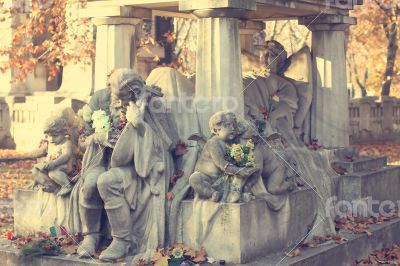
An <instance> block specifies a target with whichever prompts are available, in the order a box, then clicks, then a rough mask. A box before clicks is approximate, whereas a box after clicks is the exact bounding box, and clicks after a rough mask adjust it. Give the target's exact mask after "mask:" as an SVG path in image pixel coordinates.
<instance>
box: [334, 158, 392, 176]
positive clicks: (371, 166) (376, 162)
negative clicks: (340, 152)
mask: <svg viewBox="0 0 400 266" xmlns="http://www.w3.org/2000/svg"><path fill="white" fill-rule="evenodd" d="M333 164H334V165H337V166H340V167H343V168H344V169H346V172H347V173H354V172H360V171H365V170H377V169H379V168H381V167H383V166H386V164H387V158H386V157H377V158H370V157H361V158H357V159H356V160H355V161H353V162H351V161H334V162H333Z"/></svg>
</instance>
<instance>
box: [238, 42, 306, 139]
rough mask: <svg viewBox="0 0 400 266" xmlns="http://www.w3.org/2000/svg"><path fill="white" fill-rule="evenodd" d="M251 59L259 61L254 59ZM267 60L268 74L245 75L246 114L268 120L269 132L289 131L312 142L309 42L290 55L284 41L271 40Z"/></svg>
mask: <svg viewBox="0 0 400 266" xmlns="http://www.w3.org/2000/svg"><path fill="white" fill-rule="evenodd" d="M245 56H247V57H251V55H250V56H249V55H245ZM247 62H252V64H253V65H254V64H255V63H254V60H248V61H247ZM264 64H265V65H264V67H265V68H266V71H265V73H266V74H265V75H259V74H257V75H255V76H254V75H253V76H252V75H244V96H245V107H246V115H247V116H248V117H249V118H251V119H253V120H255V121H266V122H263V123H267V131H269V132H267V135H271V134H272V133H275V132H276V131H278V132H279V133H281V134H282V133H284V132H287V131H289V132H290V133H291V134H289V135H291V137H297V139H299V140H302V141H304V142H306V143H307V142H309V141H310V140H309V138H310V122H309V120H310V116H309V111H310V106H311V102H312V97H313V87H312V71H311V68H312V63H311V51H310V48H308V47H307V46H305V47H303V48H302V49H300V50H299V51H298V52H296V53H294V54H292V55H291V56H290V57H288V56H287V52H286V50H285V48H284V47H283V45H282V44H280V43H279V42H277V41H274V40H272V41H267V42H266V54H265V63H264ZM250 68H254V69H260V68H261V66H254V67H250ZM246 69H247V70H249V67H248V66H247V68H246ZM256 124H257V123H256ZM286 137H288V136H286Z"/></svg>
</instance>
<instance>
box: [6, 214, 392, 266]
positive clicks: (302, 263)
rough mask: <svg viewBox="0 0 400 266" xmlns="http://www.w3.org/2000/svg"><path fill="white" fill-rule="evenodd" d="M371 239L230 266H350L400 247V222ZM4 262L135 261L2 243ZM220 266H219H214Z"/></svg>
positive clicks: (355, 237)
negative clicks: (25, 252) (30, 250)
mask: <svg viewBox="0 0 400 266" xmlns="http://www.w3.org/2000/svg"><path fill="white" fill-rule="evenodd" d="M369 231H370V232H371V233H372V235H371V236H367V235H366V234H353V233H349V232H340V235H342V236H343V237H345V238H346V239H348V241H345V242H342V243H340V244H335V243H328V244H323V245H320V246H318V247H316V248H308V249H305V250H302V251H301V253H300V256H297V257H287V256H285V253H289V252H290V251H291V249H292V248H293V247H292V248H286V249H283V250H282V252H279V253H275V254H272V255H268V256H265V257H261V258H254V259H253V260H251V261H250V262H248V263H246V264H233V263H228V264H227V265H232V266H234V265H236V266H269V265H274V266H277V265H288V266H289V265H290V266H319V265H325V266H331V265H332V266H347V265H351V264H352V263H353V262H354V261H355V260H360V259H364V258H366V257H367V256H368V255H369V254H371V253H372V252H373V251H375V250H380V249H382V248H383V247H385V246H390V245H393V244H396V243H400V237H399V235H400V218H396V219H393V220H392V221H389V222H385V223H383V224H379V225H370V228H369ZM0 261H1V262H2V263H1V265H7V266H19V265H24V266H53V265H57V266H97V265H99V266H109V265H119V266H125V265H130V264H131V263H130V261H131V257H129V258H127V259H126V262H123V263H113V264H111V263H103V262H101V261H99V260H97V259H79V258H77V257H76V256H75V255H60V256H43V257H31V258H23V257H20V256H19V255H18V249H17V248H16V247H15V245H14V244H11V242H10V241H8V240H5V239H2V240H0ZM213 265H218V264H213Z"/></svg>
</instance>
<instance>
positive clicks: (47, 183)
mask: <svg viewBox="0 0 400 266" xmlns="http://www.w3.org/2000/svg"><path fill="white" fill-rule="evenodd" d="M44 134H46V136H47V137H48V139H47V140H46V141H45V142H42V144H41V145H40V147H39V149H38V150H37V151H36V152H35V153H36V154H35V155H36V156H35V157H36V158H40V157H44V156H45V157H44V158H42V160H41V161H40V162H39V163H37V164H35V165H34V166H33V169H32V173H33V176H34V177H35V179H34V183H33V184H32V187H35V186H36V185H41V186H42V187H43V191H46V192H54V191H56V190H57V189H58V188H59V190H58V192H57V195H58V196H64V195H67V194H68V193H69V192H70V191H71V190H72V187H73V184H71V180H70V179H69V175H70V174H71V173H72V172H73V171H74V164H73V160H74V152H73V144H72V142H71V140H70V135H69V134H68V123H67V121H66V120H65V119H63V118H59V117H50V118H49V119H48V120H47V121H46V123H45V127H44ZM54 183H55V184H56V186H54ZM57 185H58V186H57Z"/></svg>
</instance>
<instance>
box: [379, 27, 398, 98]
mask: <svg viewBox="0 0 400 266" xmlns="http://www.w3.org/2000/svg"><path fill="white" fill-rule="evenodd" d="M386 28H387V29H385V30H386V34H387V35H386V36H387V38H388V41H389V43H388V49H387V61H386V70H385V74H384V75H383V78H384V83H383V86H382V91H381V96H389V95H390V87H391V85H392V80H393V74H394V66H395V61H396V55H397V50H398V48H399V46H398V44H397V41H398V27H397V19H395V20H393V21H391V23H390V24H389V25H388V26H387V27H386Z"/></svg>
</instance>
